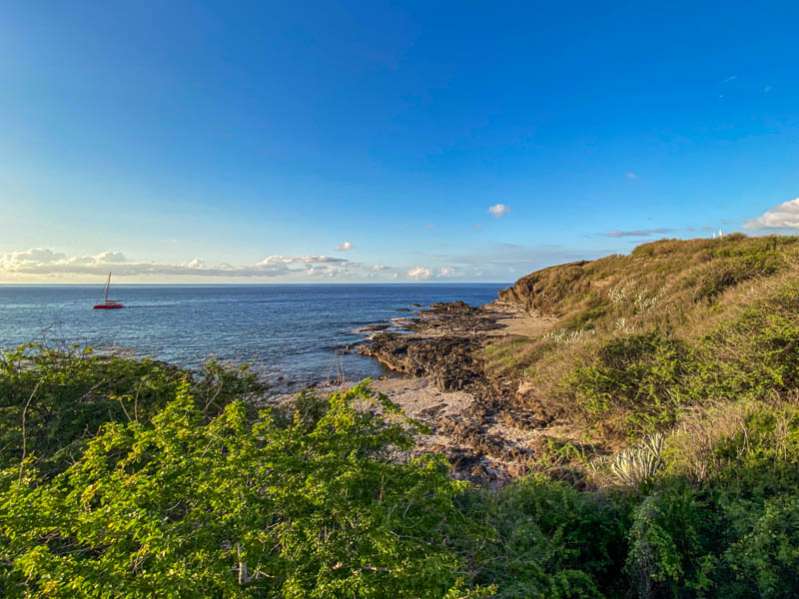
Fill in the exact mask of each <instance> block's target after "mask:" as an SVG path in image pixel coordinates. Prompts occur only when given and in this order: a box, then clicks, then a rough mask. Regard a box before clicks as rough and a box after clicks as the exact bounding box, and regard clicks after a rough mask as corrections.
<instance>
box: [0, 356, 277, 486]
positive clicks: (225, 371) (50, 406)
mask: <svg viewBox="0 0 799 599" xmlns="http://www.w3.org/2000/svg"><path fill="white" fill-rule="evenodd" d="M187 376H189V378H190V380H191V381H192V396H193V397H194V398H195V401H196V402H197V404H198V407H199V408H200V409H201V410H202V413H203V416H204V417H205V418H208V417H210V416H213V415H215V414H218V413H219V412H220V410H221V409H222V408H223V407H224V406H225V405H226V404H227V403H229V402H230V401H232V400H233V399H235V398H247V397H249V396H252V395H255V394H257V393H260V392H261V391H262V388H261V386H260V385H259V384H258V383H257V382H256V380H255V377H254V376H253V375H252V373H250V372H249V371H248V370H247V369H246V368H241V369H231V368H225V367H223V366H222V365H220V364H219V363H217V362H214V361H209V362H207V363H206V364H205V365H204V367H203V370H202V371H201V372H200V373H198V374H197V375H196V376H192V375H191V374H190V373H187V372H186V371H183V370H181V369H179V368H176V367H174V366H170V365H168V364H165V363H163V362H156V361H154V360H150V359H147V358H144V359H134V358H127V357H119V356H99V355H96V354H95V353H93V352H92V350H91V349H89V348H85V349H78V348H72V349H69V350H62V349H53V348H48V347H46V346H42V345H37V344H30V345H25V346H21V347H19V348H16V349H15V350H12V351H8V352H0V468H4V467H7V466H9V465H11V464H15V463H18V462H19V460H20V459H22V457H23V455H24V456H25V457H32V456H35V457H36V458H37V459H39V460H40V461H41V462H40V468H42V469H43V470H47V471H50V472H57V471H59V470H60V469H62V468H63V467H65V465H66V464H68V463H71V462H73V461H75V460H76V459H78V458H79V457H80V454H81V452H82V450H83V447H84V446H85V443H86V441H87V440H88V439H89V438H91V437H92V436H93V435H94V434H96V432H97V431H98V430H99V429H100V427H101V426H102V425H103V424H105V423H106V422H129V421H141V422H146V421H147V420H149V419H150V418H151V417H152V416H153V415H154V414H156V413H157V412H158V411H159V410H161V409H162V408H163V407H164V406H165V405H166V404H167V402H168V401H170V400H171V399H172V398H174V396H175V392H176V391H177V389H178V386H179V385H180V384H181V381H182V380H184V378H185V377H187ZM23 422H24V428H23Z"/></svg>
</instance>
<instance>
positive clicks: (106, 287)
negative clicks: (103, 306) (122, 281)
mask: <svg viewBox="0 0 799 599" xmlns="http://www.w3.org/2000/svg"><path fill="white" fill-rule="evenodd" d="M109 287H111V273H110V272H109V273H108V281H106V283H105V301H106V302H108V288H109Z"/></svg>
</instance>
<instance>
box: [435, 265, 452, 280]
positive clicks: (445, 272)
mask: <svg viewBox="0 0 799 599" xmlns="http://www.w3.org/2000/svg"><path fill="white" fill-rule="evenodd" d="M455 273H456V270H455V269H454V268H453V267H451V266H442V267H441V268H439V269H438V276H439V277H441V278H442V279H447V278H449V277H454V276H455Z"/></svg>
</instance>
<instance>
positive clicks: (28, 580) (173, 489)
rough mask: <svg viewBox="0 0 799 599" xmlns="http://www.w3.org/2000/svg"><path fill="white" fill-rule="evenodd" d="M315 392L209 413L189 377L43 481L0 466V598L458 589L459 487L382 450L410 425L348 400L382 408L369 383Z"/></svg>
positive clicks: (434, 462) (431, 466)
mask: <svg viewBox="0 0 799 599" xmlns="http://www.w3.org/2000/svg"><path fill="white" fill-rule="evenodd" d="M306 401H308V398H306ZM319 401H323V402H324V404H325V405H324V409H323V410H320V411H318V412H317V413H321V416H320V417H319V418H318V419H315V420H312V421H309V420H308V419H307V418H304V417H303V415H302V414H299V413H295V414H294V416H293V418H292V420H291V421H290V422H289V423H288V424H287V425H286V426H281V425H280V424H279V423H278V422H277V421H276V420H275V418H274V417H273V416H272V415H271V413H270V412H269V411H265V412H263V413H262V414H261V416H260V417H259V418H257V419H256V420H255V421H254V422H250V420H249V419H248V417H247V410H246V409H245V407H244V405H243V404H242V403H241V402H234V403H232V404H229V405H228V406H227V407H226V408H224V409H223V411H222V412H221V414H220V415H218V416H217V417H215V418H213V419H212V420H211V421H210V422H209V423H207V424H203V413H202V411H201V409H200V408H199V407H198V406H197V403H196V401H195V400H194V399H193V398H192V397H191V395H190V393H189V386H188V384H187V383H184V384H181V385H180V386H179V389H178V392H177V395H176V398H175V399H174V400H173V401H171V402H169V403H168V404H167V406H166V407H165V408H164V410H163V411H161V412H160V413H159V414H157V415H156V416H155V417H154V418H153V419H152V423H151V424H149V423H140V422H135V421H134V422H129V423H116V422H114V423H109V424H107V425H106V426H105V427H104V428H103V432H102V433H101V434H100V435H99V436H97V437H96V438H95V439H93V440H92V441H90V442H89V443H88V445H87V447H86V450H85V453H84V454H83V456H82V457H81V459H80V460H79V461H78V462H77V463H76V464H74V465H72V466H70V467H69V468H68V469H67V470H66V471H65V472H63V473H61V474H59V475H57V476H56V477H55V478H54V479H52V480H51V481H49V482H47V481H43V480H41V479H40V478H39V477H37V476H36V474H35V472H34V471H33V470H32V469H27V468H26V469H24V470H22V471H21V473H20V470H19V469H18V468H12V469H10V470H7V471H5V482H6V490H5V492H4V493H3V495H2V497H0V513H2V514H3V518H2V521H0V535H1V537H2V541H3V546H2V548H0V561H1V562H2V563H3V564H6V565H7V566H5V567H4V569H3V572H2V575H3V585H4V586H3V590H4V592H5V594H6V595H7V596H8V595H21V594H33V595H42V596H57V597H58V596H60V597H96V596H126V597H137V596H140V597H145V596H155V595H168V596H181V597H182V596H197V597H199V596H242V597H246V596H260V597H298V598H299V597H387V596H392V597H409V598H410V597H443V596H444V595H446V594H447V593H451V595H450V596H459V597H460V596H466V594H465V592H464V593H462V594H457V589H458V585H459V584H460V583H459V579H461V578H462V577H463V576H464V575H465V568H464V564H463V563H462V560H461V559H460V557H459V555H458V554H457V553H456V552H455V551H453V550H452V549H451V548H450V547H448V543H447V539H448V537H449V536H452V535H453V534H455V532H456V531H457V529H458V527H459V526H460V525H461V523H462V516H461V515H460V513H459V512H458V510H457V509H456V506H455V501H454V500H455V497H456V496H457V495H458V494H459V493H460V492H461V491H462V489H463V486H464V484H463V483H459V482H456V481H453V480H451V479H450V478H449V477H448V476H447V467H446V465H445V464H444V463H443V462H442V460H441V459H440V458H436V457H427V458H418V459H412V460H410V461H409V462H407V463H402V462H399V461H396V460H392V459H390V457H391V455H392V452H393V451H396V450H403V449H408V448H409V447H410V446H411V444H412V441H411V437H410V433H409V431H408V430H407V429H406V428H405V427H404V426H403V425H402V424H401V423H390V422H388V421H386V420H384V419H383V418H382V417H379V416H376V415H374V414H372V413H371V412H369V411H357V410H355V409H354V408H353V407H352V403H353V402H354V401H360V402H366V401H371V402H373V403H375V404H377V403H381V402H382V405H381V406H379V407H380V408H382V409H383V410H390V409H391V406H390V405H389V404H387V403H386V402H385V401H383V400H381V399H380V398H376V397H374V396H372V395H371V393H369V392H368V391H367V389H366V388H365V387H363V386H361V387H355V388H353V389H351V390H349V391H348V392H346V393H341V394H334V395H332V396H331V397H330V398H329V399H327V400H319ZM308 413H309V412H308V411H306V412H305V416H307V415H308ZM453 531H455V532H453ZM452 593H456V594H455V595H452Z"/></svg>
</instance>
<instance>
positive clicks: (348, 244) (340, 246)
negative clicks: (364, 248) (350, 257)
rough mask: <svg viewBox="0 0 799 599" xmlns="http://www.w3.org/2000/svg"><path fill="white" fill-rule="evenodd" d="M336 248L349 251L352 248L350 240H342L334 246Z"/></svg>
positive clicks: (340, 250)
mask: <svg viewBox="0 0 799 599" xmlns="http://www.w3.org/2000/svg"><path fill="white" fill-rule="evenodd" d="M336 249H337V250H338V251H339V252H349V251H350V250H351V249H352V242H351V241H342V242H341V243H339V244H338V245H337V246H336Z"/></svg>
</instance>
